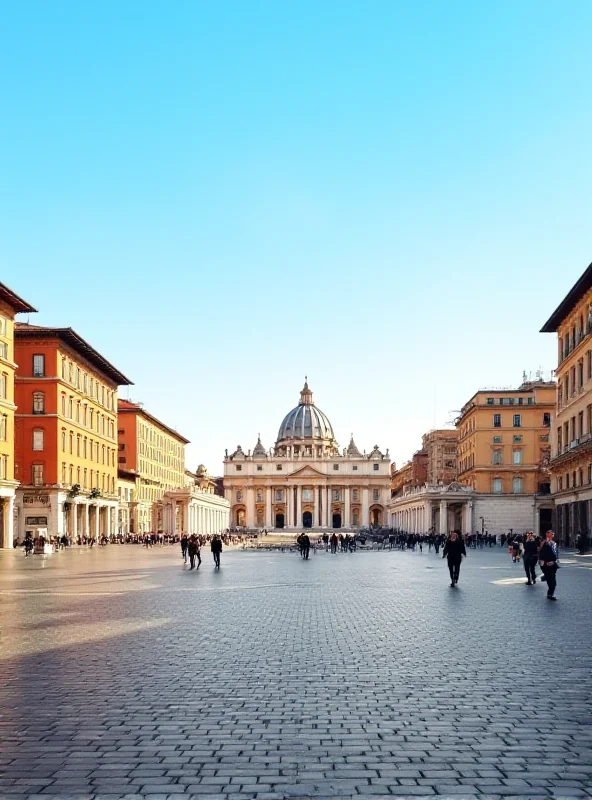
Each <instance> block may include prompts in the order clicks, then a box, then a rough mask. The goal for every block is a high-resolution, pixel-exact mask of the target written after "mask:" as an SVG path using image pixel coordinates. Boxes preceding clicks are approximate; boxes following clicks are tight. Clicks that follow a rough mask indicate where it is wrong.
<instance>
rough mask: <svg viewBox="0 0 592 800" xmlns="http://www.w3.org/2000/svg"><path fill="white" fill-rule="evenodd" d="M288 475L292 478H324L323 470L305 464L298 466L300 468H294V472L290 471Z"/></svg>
mask: <svg viewBox="0 0 592 800" xmlns="http://www.w3.org/2000/svg"><path fill="white" fill-rule="evenodd" d="M290 477H291V478H294V477H297V478H326V477H327V476H326V475H325V473H324V472H319V470H318V469H315V468H314V467H310V466H306V467H300V469H297V470H294V472H291V473H290Z"/></svg>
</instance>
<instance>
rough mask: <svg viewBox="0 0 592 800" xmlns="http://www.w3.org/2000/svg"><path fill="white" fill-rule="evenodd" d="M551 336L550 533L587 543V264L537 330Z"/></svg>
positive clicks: (591, 514) (591, 334) (591, 270)
mask: <svg viewBox="0 0 592 800" xmlns="http://www.w3.org/2000/svg"><path fill="white" fill-rule="evenodd" d="M541 330H542V332H543V333H555V334H557V369H556V371H555V375H556V378H557V412H556V415H554V419H553V424H552V431H551V433H552V435H551V448H552V449H551V459H550V465H549V466H550V471H551V488H552V492H553V499H554V501H555V514H556V521H555V527H556V533H557V537H558V540H559V541H561V542H562V543H563V544H565V545H575V544H576V540H577V538H578V536H580V535H581V536H583V537H585V538H587V540H588V542H589V541H590V535H591V519H592V507H591V503H592V264H590V266H589V267H588V268H587V269H586V271H585V272H584V274H583V275H582V276H581V278H580V279H579V280H578V281H577V282H576V283H575V284H574V286H573V287H572V288H571V289H570V291H569V292H568V293H567V295H566V296H565V297H564V299H563V300H562V301H561V303H560V304H559V306H558V307H557V308H556V309H555V311H554V312H553V314H552V315H551V316H550V318H549V319H548V320H547V322H546V323H545V324H544V325H543V327H542V329H541Z"/></svg>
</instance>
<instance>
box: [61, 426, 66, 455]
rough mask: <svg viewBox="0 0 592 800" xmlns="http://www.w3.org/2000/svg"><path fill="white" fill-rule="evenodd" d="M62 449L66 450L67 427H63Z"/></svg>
mask: <svg viewBox="0 0 592 800" xmlns="http://www.w3.org/2000/svg"><path fill="white" fill-rule="evenodd" d="M62 451H63V452H64V453H65V452H66V429H65V428H62Z"/></svg>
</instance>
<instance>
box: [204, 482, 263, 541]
mask: <svg viewBox="0 0 592 800" xmlns="http://www.w3.org/2000/svg"><path fill="white" fill-rule="evenodd" d="M246 491H247V528H254V527H255V523H256V522H257V520H256V519H255V490H254V489H253V487H252V486H249V487H247V490H246ZM210 533H211V531H210Z"/></svg>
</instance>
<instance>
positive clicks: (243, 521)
mask: <svg viewBox="0 0 592 800" xmlns="http://www.w3.org/2000/svg"><path fill="white" fill-rule="evenodd" d="M232 521H233V522H234V526H235V527H236V528H246V527H247V510H246V508H245V507H244V506H235V507H234V509H233V512H232Z"/></svg>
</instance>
